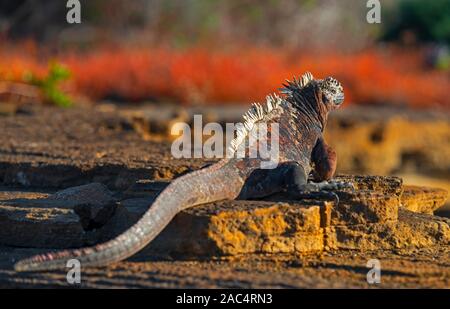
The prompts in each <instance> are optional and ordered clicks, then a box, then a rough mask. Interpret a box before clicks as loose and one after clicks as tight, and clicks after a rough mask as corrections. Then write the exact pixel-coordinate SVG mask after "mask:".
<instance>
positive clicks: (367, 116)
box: [0, 0, 450, 189]
mask: <svg viewBox="0 0 450 309" xmlns="http://www.w3.org/2000/svg"><path fill="white" fill-rule="evenodd" d="M381 2H382V3H381V23H379V24H370V23H368V22H367V19H366V15H367V13H368V11H369V10H370V8H368V7H367V6H366V4H367V3H368V1H364V0H341V1H331V0H304V1H298V0H258V1H256V0H227V1H225V0H223V1H222V0H133V1H126V0H108V1H106V0H104V1H103V0H89V1H80V3H81V21H82V22H81V24H68V23H67V21H66V14H67V12H68V9H67V8H66V1H62V0H47V1H37V0H2V1H1V2H0V101H1V102H2V103H1V104H2V105H1V106H2V107H1V108H2V109H3V110H6V111H8V110H10V109H11V106H17V105H18V104H19V105H20V104H44V105H45V104H47V105H56V106H60V107H69V106H73V107H76V106H77V105H100V104H109V106H116V107H117V106H120V107H124V108H131V107H135V108H139V107H142V106H144V105H145V106H150V107H151V106H153V107H155V106H156V107H158V108H157V109H156V110H157V112H155V113H154V115H153V116H151V117H150V118H151V119H150V120H148V121H150V122H151V121H161V119H164V120H167V123H171V122H170V119H169V118H170V116H167V118H164V117H166V116H162V115H163V113H162V111H163V110H164V108H167V109H176V110H177V111H179V110H183V111H187V112H186V113H185V114H186V115H188V116H184V117H187V118H189V111H193V110H197V111H198V110H200V111H208V115H212V116H210V118H209V119H210V120H216V121H224V118H225V116H224V115H228V116H227V117H228V118H227V120H235V121H238V120H239V119H240V118H239V117H240V115H241V112H242V110H245V108H246V107H247V106H248V103H250V102H254V101H262V100H263V99H264V97H265V95H267V94H268V93H270V92H273V91H276V90H277V88H278V87H279V86H280V83H281V82H282V81H284V80H285V79H286V78H291V77H292V76H296V75H300V74H303V72H304V71H306V70H308V71H311V72H312V73H313V75H315V76H316V77H319V78H322V77H325V76H328V75H331V76H334V77H336V78H337V79H339V80H340V81H341V82H342V84H343V85H344V89H345V93H346V103H345V108H344V110H342V111H339V112H338V113H336V114H335V115H333V117H332V118H331V119H330V124H329V126H328V129H327V138H328V140H329V141H330V143H331V144H332V145H334V146H335V147H336V148H337V152H338V154H339V157H340V158H339V165H338V169H339V172H344V173H362V174H382V175H399V176H402V177H404V179H405V181H406V182H408V183H412V184H425V185H436V186H440V187H444V188H447V189H448V188H450V130H449V129H450V121H449V111H450V97H449V95H448V90H449V88H450V87H449V86H450V75H449V74H450V71H449V70H450V53H449V42H450V0H433V1H422V0H383V1H381ZM11 104H12V105H11ZM12 109H14V108H12ZM150 109H151V108H150ZM152 110H155V109H152ZM232 110H233V111H236V113H234V114H233V113H232V115H233V116H229V114H230V111H232ZM175 114H176V115H178V116H177V117H180V116H179V115H180V112H177V113H175ZM164 115H165V114H164ZM169 115H172V113H169ZM234 115H235V116H234ZM152 117H153V118H152ZM158 117H159V118H158ZM230 117H231V118H232V119H230ZM0 121H1V118H0ZM154 127H155V126H153V128H152V125H149V126H147V127H146V129H145V130H146V131H147V132H145V133H146V134H145V136H146V137H147V138H151V136H152V134H153V133H155V134H156V132H152V130H155V129H154ZM158 127H161V126H158ZM169 129H170V128H167V132H169V131H170V130H169ZM163 131H164V130H163ZM157 133H161V132H157ZM149 136H150V137H149ZM163 138H164V134H163ZM167 139H169V140H170V136H169V135H167Z"/></svg>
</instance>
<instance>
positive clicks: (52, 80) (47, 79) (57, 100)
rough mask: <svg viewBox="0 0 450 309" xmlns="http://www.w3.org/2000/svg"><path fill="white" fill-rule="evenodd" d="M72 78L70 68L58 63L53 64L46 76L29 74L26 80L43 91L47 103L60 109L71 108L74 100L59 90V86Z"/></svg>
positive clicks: (26, 75)
mask: <svg viewBox="0 0 450 309" xmlns="http://www.w3.org/2000/svg"><path fill="white" fill-rule="evenodd" d="M70 76H71V73H70V71H69V69H68V68H66V67H65V66H63V65H61V64H58V63H51V64H50V66H49V69H48V73H47V75H46V76H44V77H38V76H36V75H35V74H33V73H32V72H27V73H26V74H25V77H24V80H25V82H27V83H30V84H32V85H35V86H36V87H38V88H39V89H41V91H42V94H43V96H44V99H45V100H46V101H47V102H49V103H51V104H55V105H57V106H60V107H70V106H71V105H72V99H71V98H70V97H69V96H68V95H66V94H65V93H64V92H63V91H62V90H61V89H60V88H59V84H60V83H61V82H63V81H66V80H68V79H69V78H70Z"/></svg>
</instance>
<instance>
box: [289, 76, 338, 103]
mask: <svg viewBox="0 0 450 309" xmlns="http://www.w3.org/2000/svg"><path fill="white" fill-rule="evenodd" d="M286 82H287V83H285V84H283V86H284V88H282V89H281V92H282V93H283V94H286V95H287V96H288V97H291V98H292V99H293V100H294V101H296V102H297V103H300V104H302V103H301V101H303V100H302V98H303V99H304V98H306V97H310V98H311V97H314V98H316V100H315V101H317V103H319V102H321V103H322V104H323V105H324V107H326V110H331V109H336V108H338V107H339V106H341V105H342V103H343V102H344V89H343V87H342V85H341V83H339V82H338V81H337V80H336V79H335V78H333V77H327V78H325V79H314V77H313V75H312V74H311V73H310V72H306V73H305V74H303V75H302V76H301V77H300V78H295V77H294V78H293V80H292V81H290V80H287V81H286ZM317 99H318V100H317Z"/></svg>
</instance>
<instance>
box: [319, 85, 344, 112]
mask: <svg viewBox="0 0 450 309" xmlns="http://www.w3.org/2000/svg"><path fill="white" fill-rule="evenodd" d="M317 85H318V87H319V88H320V90H321V92H322V102H323V103H324V104H326V105H328V106H329V107H331V108H332V109H335V108H338V107H340V106H341V104H342V103H343V102H344V88H343V87H342V85H341V83H340V82H338V81H337V80H336V79H334V78H333V77H327V78H325V79H322V80H318V81H317Z"/></svg>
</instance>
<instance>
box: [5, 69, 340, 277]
mask: <svg viewBox="0 0 450 309" xmlns="http://www.w3.org/2000/svg"><path fill="white" fill-rule="evenodd" d="M283 86H284V87H283V88H281V89H280V93H281V96H279V95H276V94H274V95H270V96H268V97H267V104H266V106H264V107H263V106H261V105H259V104H254V105H253V106H252V108H251V109H250V110H249V111H248V112H247V113H246V114H245V115H244V120H245V121H244V125H243V126H242V127H241V129H240V130H238V132H237V137H236V138H235V139H234V140H233V142H232V143H231V146H230V148H229V151H230V152H231V153H233V152H236V151H237V149H238V147H240V146H242V145H243V144H242V143H246V144H245V145H244V147H245V151H249V150H250V149H251V148H252V147H256V146H257V143H258V142H256V143H253V144H251V143H249V142H246V141H245V140H246V139H245V136H248V135H249V134H252V132H253V130H255V128H256V124H258V123H266V124H269V123H278V125H279V145H278V147H279V157H278V162H279V163H278V165H277V167H276V168H274V169H261V168H260V163H261V160H262V159H261V158H258V157H256V158H248V157H247V156H245V157H244V158H239V157H237V156H235V157H230V156H227V158H224V159H221V160H220V161H219V162H217V163H215V164H213V165H211V166H209V167H205V168H203V169H200V170H197V171H194V172H192V173H189V174H186V175H184V176H181V177H179V178H176V179H175V180H173V181H172V182H171V184H170V185H169V186H168V187H167V188H166V189H165V190H163V191H162V192H161V194H160V195H159V196H158V197H157V199H156V200H155V202H154V203H153V205H152V206H151V207H150V208H149V210H148V211H147V212H146V213H145V214H144V216H143V217H142V218H141V219H140V220H139V221H138V222H137V223H136V224H135V225H133V226H132V227H131V228H129V229H128V230H127V231H125V232H124V233H123V234H121V235H119V236H118V237H116V238H115V239H112V240H110V241H108V242H106V243H103V244H98V245H96V246H93V247H87V248H80V249H74V250H64V251H59V252H55V253H47V254H41V255H36V256H34V257H31V258H28V259H24V260H21V261H19V262H17V263H16V264H15V266H14V267H15V270H16V271H39V270H53V269H64V268H65V267H66V262H67V261H68V260H69V259H78V260H79V261H80V263H81V265H82V267H96V266H105V265H107V264H110V263H113V262H118V261H121V260H123V259H126V258H128V257H130V256H132V255H133V254H135V253H136V252H138V251H140V250H141V249H142V248H144V247H145V246H146V245H147V244H148V243H149V242H150V241H152V240H153V239H154V238H155V237H156V236H157V235H158V234H159V233H160V232H161V231H162V230H163V229H164V228H165V227H166V226H167V224H168V223H169V222H170V221H171V220H172V219H173V218H174V216H175V215H176V214H177V213H178V212H180V211H182V210H184V209H186V208H189V207H193V206H195V205H199V204H204V203H209V202H213V201H218V200H223V199H249V198H259V197H264V196H268V195H271V194H273V193H276V192H280V191H286V192H287V193H288V194H290V195H291V196H292V197H294V198H302V197H305V196H307V195H308V194H312V193H314V194H315V192H316V193H317V194H320V193H326V192H328V191H326V190H334V189H338V188H339V187H340V186H346V184H343V183H338V182H327V181H328V180H330V179H331V178H332V176H333V175H334V172H335V169H336V153H335V152H334V150H333V149H332V148H331V147H330V146H328V145H327V144H326V143H325V141H324V138H323V131H324V129H325V125H326V123H327V117H328V113H329V111H331V110H333V109H336V108H338V107H339V106H340V105H341V104H342V103H343V101H344V92H343V88H342V86H341V84H340V83H339V82H338V81H337V80H336V79H334V78H332V77H327V78H325V79H323V80H322V79H314V78H313V76H312V74H311V73H309V72H307V73H305V74H304V75H302V76H301V77H300V78H298V79H296V78H295V77H294V79H293V80H292V81H289V80H287V81H286V83H285V84H283ZM269 127H270V126H269ZM270 134H271V132H270V130H269V132H268V135H270ZM310 174H311V176H313V178H314V180H315V181H317V182H318V183H314V182H308V178H309V175H310ZM324 190H325V191H324Z"/></svg>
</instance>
